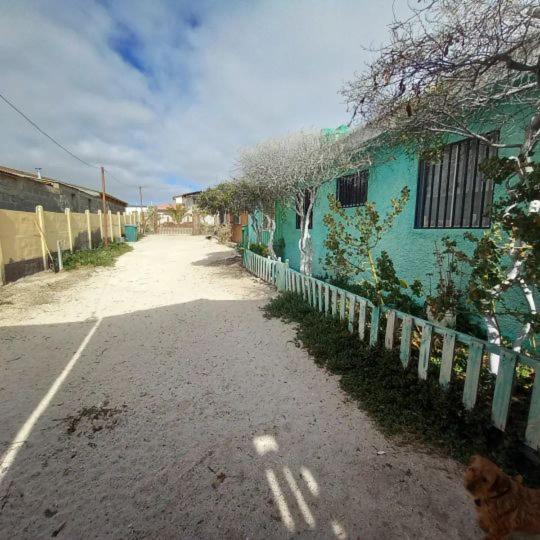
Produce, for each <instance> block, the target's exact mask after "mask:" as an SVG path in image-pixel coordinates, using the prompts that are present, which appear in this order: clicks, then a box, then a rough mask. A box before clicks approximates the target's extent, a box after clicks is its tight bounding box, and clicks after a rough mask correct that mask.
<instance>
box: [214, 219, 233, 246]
mask: <svg viewBox="0 0 540 540" xmlns="http://www.w3.org/2000/svg"><path fill="white" fill-rule="evenodd" d="M214 234H215V235H216V238H217V240H218V242H219V243H220V244H226V243H227V242H230V241H231V238H232V228H231V225H230V224H229V223H224V224H223V225H218V226H217V227H216V229H215V233H214Z"/></svg>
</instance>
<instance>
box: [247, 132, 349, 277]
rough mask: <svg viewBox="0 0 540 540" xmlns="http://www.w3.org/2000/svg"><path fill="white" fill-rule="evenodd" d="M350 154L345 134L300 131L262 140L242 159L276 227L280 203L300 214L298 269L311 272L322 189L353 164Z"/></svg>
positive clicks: (249, 181)
mask: <svg viewBox="0 0 540 540" xmlns="http://www.w3.org/2000/svg"><path fill="white" fill-rule="evenodd" d="M351 157H352V152H351V147H350V146H349V145H347V144H346V138H345V137H338V136H332V135H328V134H324V133H320V132H304V131H302V132H298V133H293V134H289V135H286V136H284V137H281V138H276V139H270V140H267V141H264V142H262V143H260V144H259V145H257V146H255V147H254V148H252V149H248V150H246V151H244V152H243V153H242V154H241V156H240V158H239V168H240V173H241V175H242V177H243V178H244V179H245V180H246V181H247V182H248V183H251V184H252V185H254V186H258V189H259V193H260V201H261V204H260V208H261V211H262V212H263V213H265V215H266V216H267V219H268V220H269V223H270V228H271V230H272V231H273V230H274V229H275V216H274V212H275V204H276V203H279V204H281V205H282V206H283V207H292V208H293V209H294V210H295V212H296V214H297V215H298V217H299V222H300V240H299V242H298V247H299V250H300V271H301V272H303V273H305V274H311V271H312V258H313V248H312V241H311V234H310V220H311V214H312V210H313V206H314V204H315V201H316V199H317V194H318V192H319V188H320V187H321V185H322V184H324V183H325V182H327V181H328V180H331V179H332V178H335V177H336V176H338V175H339V174H341V172H343V171H345V170H347V169H348V168H350V166H351ZM272 251H273V250H272Z"/></svg>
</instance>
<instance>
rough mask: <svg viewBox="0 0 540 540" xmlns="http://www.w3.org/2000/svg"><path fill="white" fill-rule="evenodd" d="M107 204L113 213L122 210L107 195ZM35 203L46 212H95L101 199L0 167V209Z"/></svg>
mask: <svg viewBox="0 0 540 540" xmlns="http://www.w3.org/2000/svg"><path fill="white" fill-rule="evenodd" d="M108 204H109V208H110V210H111V212H112V213H113V214H114V213H116V212H124V210H125V206H124V205H122V204H119V203H117V202H115V201H112V200H110V199H109V200H108ZM38 205H40V206H43V209H44V210H45V211H46V212H63V211H64V210H65V209H66V208H70V209H71V211H72V212H79V213H83V212H84V211H85V210H90V212H92V213H97V211H98V210H101V199H100V197H98V196H95V195H92V194H89V193H85V192H84V191H81V190H79V189H76V188H72V187H70V186H67V185H65V184H60V183H56V182H48V181H36V180H31V179H29V178H22V177H13V176H11V175H9V174H6V173H3V172H1V171H0V209H4V210H18V211H21V212H33V211H34V209H35V207H36V206H38Z"/></svg>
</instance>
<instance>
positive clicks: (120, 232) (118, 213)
mask: <svg viewBox="0 0 540 540" xmlns="http://www.w3.org/2000/svg"><path fill="white" fill-rule="evenodd" d="M116 215H117V216H118V238H122V222H121V221H120V210H119V211H118V212H116Z"/></svg>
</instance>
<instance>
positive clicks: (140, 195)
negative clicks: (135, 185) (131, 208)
mask: <svg viewBox="0 0 540 540" xmlns="http://www.w3.org/2000/svg"><path fill="white" fill-rule="evenodd" d="M139 201H140V203H141V224H142V230H143V232H145V231H146V219H145V217H144V212H143V205H142V186H139Z"/></svg>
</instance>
